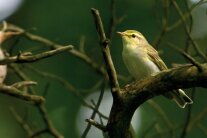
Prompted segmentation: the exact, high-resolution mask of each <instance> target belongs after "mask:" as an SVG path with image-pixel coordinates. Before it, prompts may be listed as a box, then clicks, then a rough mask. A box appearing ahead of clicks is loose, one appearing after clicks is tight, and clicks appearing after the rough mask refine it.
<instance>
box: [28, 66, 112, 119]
mask: <svg viewBox="0 0 207 138" xmlns="http://www.w3.org/2000/svg"><path fill="white" fill-rule="evenodd" d="M26 67H27V68H28V69H30V70H31V71H33V72H34V73H36V74H38V75H40V76H42V77H45V78H50V79H52V80H55V81H58V82H59V83H61V84H62V85H63V86H64V87H65V88H66V89H67V90H68V91H69V92H72V93H73V94H74V95H75V96H76V97H77V98H78V99H79V100H80V101H81V103H82V104H83V106H86V107H88V108H90V109H92V110H95V111H96V112H97V113H98V114H100V116H101V117H103V118H104V119H108V117H107V116H106V115H104V114H103V113H101V112H100V111H98V110H96V109H95V107H94V106H92V105H91V104H89V103H88V102H87V101H85V100H84V98H83V96H82V95H81V94H80V92H79V91H78V90H77V89H76V88H75V87H74V86H73V85H72V84H70V83H69V82H68V81H66V80H65V79H63V78H61V77H60V76H57V75H54V74H50V73H48V72H44V71H39V70H37V69H34V68H32V67H31V66H28V65H27V66H26Z"/></svg>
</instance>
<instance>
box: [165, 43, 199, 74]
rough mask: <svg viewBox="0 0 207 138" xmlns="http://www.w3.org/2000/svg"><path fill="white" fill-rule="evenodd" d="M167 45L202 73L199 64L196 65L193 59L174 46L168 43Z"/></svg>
mask: <svg viewBox="0 0 207 138" xmlns="http://www.w3.org/2000/svg"><path fill="white" fill-rule="evenodd" d="M168 45H169V46H170V47H172V48H174V49H175V50H177V51H178V52H179V53H181V54H182V55H183V56H184V57H185V58H186V59H187V60H188V61H190V63H191V64H193V65H194V66H196V67H197V68H198V69H199V71H202V67H201V65H200V63H198V62H197V61H196V60H195V59H194V58H193V57H191V56H190V55H189V54H188V53H186V52H185V51H183V50H181V49H179V48H177V47H176V46H175V45H174V44H171V43H168Z"/></svg>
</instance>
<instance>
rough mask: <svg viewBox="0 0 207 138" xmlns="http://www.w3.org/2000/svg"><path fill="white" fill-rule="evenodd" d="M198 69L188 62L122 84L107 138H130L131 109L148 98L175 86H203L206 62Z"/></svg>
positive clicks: (133, 110) (176, 87) (134, 108)
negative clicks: (154, 74)
mask: <svg viewBox="0 0 207 138" xmlns="http://www.w3.org/2000/svg"><path fill="white" fill-rule="evenodd" d="M201 67H202V71H199V70H198V68H197V67H196V66H193V65H188V66H182V67H179V68H174V69H170V70H166V71H163V72H161V73H159V74H158V75H156V76H151V77H148V78H145V79H143V80H140V81H138V82H133V83H131V84H129V85H126V86H125V87H124V88H123V89H121V94H120V103H117V104H116V103H113V107H112V110H113V111H111V114H112V112H113V115H111V116H110V118H109V122H108V124H107V131H108V133H109V136H110V137H125V138H130V137H132V136H131V133H130V131H129V128H130V122H131V119H132V116H133V114H134V112H135V110H136V109H137V108H138V107H139V106H140V105H141V104H142V103H144V102H146V101H147V100H148V99H151V98H153V97H155V96H158V95H161V94H164V93H167V92H168V91H171V90H174V89H179V88H192V87H205V88H207V64H201Z"/></svg>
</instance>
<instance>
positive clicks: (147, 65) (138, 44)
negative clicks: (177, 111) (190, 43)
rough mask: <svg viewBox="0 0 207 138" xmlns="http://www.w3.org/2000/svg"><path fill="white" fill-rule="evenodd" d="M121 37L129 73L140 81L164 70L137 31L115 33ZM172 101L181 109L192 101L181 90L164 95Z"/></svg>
mask: <svg viewBox="0 0 207 138" xmlns="http://www.w3.org/2000/svg"><path fill="white" fill-rule="evenodd" d="M117 33H118V34H120V35H121V37H122V42H123V51H122V57H123V60H124V63H125V65H126V67H127V69H128V71H129V73H130V74H131V75H132V76H133V77H134V78H135V79H136V80H140V79H142V78H145V77H147V76H150V75H155V74H156V73H158V72H160V71H162V70H166V69H167V66H166V65H165V63H164V62H163V61H162V59H161V58H160V57H159V55H158V52H157V51H156V50H155V49H154V48H153V47H152V46H151V45H150V44H149V43H148V41H147V40H146V39H145V37H144V36H143V35H142V34H141V33H140V32H138V31H135V30H127V31H125V32H117ZM164 96H165V97H167V98H170V99H173V100H174V101H175V102H176V103H177V104H178V105H179V107H181V108H184V107H185V106H186V105H187V104H192V103H193V101H192V100H191V99H190V98H189V97H188V96H187V95H186V94H185V92H184V91H183V90H181V89H178V90H174V91H172V92H169V93H167V94H165V95H164Z"/></svg>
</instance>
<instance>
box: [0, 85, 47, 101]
mask: <svg viewBox="0 0 207 138" xmlns="http://www.w3.org/2000/svg"><path fill="white" fill-rule="evenodd" d="M0 93H2V94H6V95H9V96H12V97H15V98H18V99H21V100H24V101H27V102H31V103H35V104H40V103H43V102H44V101H45V99H44V98H43V97H42V96H37V95H30V94H25V93H24V92H23V91H20V90H18V89H17V88H16V87H13V86H8V85H4V84H0Z"/></svg>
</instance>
